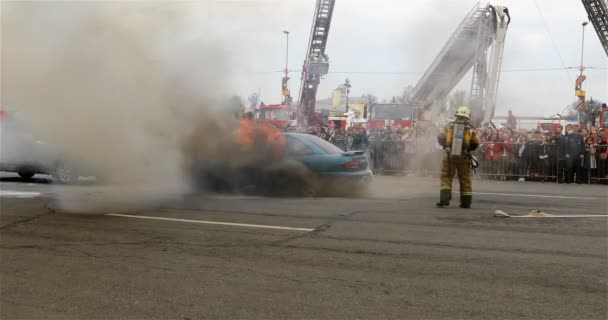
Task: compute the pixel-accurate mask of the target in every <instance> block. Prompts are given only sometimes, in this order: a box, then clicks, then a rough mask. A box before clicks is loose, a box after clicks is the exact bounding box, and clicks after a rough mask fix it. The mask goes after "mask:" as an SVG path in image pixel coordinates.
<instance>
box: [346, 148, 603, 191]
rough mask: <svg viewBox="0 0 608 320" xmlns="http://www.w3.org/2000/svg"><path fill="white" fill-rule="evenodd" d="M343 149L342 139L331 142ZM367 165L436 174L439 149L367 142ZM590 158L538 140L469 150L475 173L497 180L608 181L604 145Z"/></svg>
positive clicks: (398, 171) (380, 169)
mask: <svg viewBox="0 0 608 320" xmlns="http://www.w3.org/2000/svg"><path fill="white" fill-rule="evenodd" d="M334 144H336V145H337V146H338V147H340V148H342V149H343V150H346V149H347V147H346V146H347V143H346V140H337V141H334ZM367 150H368V152H369V157H370V166H371V168H372V170H373V171H374V172H375V173H377V174H408V173H415V174H418V175H438V174H439V172H440V165H441V158H442V156H443V151H442V150H434V151H429V150H424V151H423V150H420V146H418V148H416V145H415V142H411V141H402V140H380V141H370V144H369V146H368V148H367ZM596 150H597V151H596V154H595V157H593V158H594V159H595V161H594V163H589V160H588V159H590V157H587V158H584V159H580V158H578V159H570V160H566V159H565V157H564V156H563V154H560V153H563V151H562V150H560V146H559V145H554V144H545V145H540V144H538V143H527V144H523V145H522V144H521V143H496V144H492V143H487V142H486V143H482V144H481V145H480V146H479V148H478V149H477V150H476V151H475V152H473V154H472V155H473V156H474V157H475V158H476V159H477V160H478V162H479V167H478V168H477V169H476V170H475V171H476V175H477V176H479V177H481V178H485V179H497V180H518V179H521V178H523V179H525V180H538V181H554V182H580V183H608V176H607V175H608V160H606V159H603V156H602V157H600V156H599V155H600V154H605V153H606V150H608V145H600V146H598V147H597V149H596Z"/></svg>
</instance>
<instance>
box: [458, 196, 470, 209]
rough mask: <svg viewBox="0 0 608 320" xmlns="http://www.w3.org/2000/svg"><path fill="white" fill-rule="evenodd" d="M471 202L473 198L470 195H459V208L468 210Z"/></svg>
mask: <svg viewBox="0 0 608 320" xmlns="http://www.w3.org/2000/svg"><path fill="white" fill-rule="evenodd" d="M472 200H473V196H471V195H461V196H460V207H461V208H470V207H471V201H472Z"/></svg>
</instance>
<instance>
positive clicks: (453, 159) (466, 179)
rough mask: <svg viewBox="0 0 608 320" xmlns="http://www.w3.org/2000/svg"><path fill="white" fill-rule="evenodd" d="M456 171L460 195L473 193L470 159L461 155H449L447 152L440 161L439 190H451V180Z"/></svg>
mask: <svg viewBox="0 0 608 320" xmlns="http://www.w3.org/2000/svg"><path fill="white" fill-rule="evenodd" d="M448 157H449V159H448ZM456 172H458V180H459V181H460V195H462V196H470V195H473V185H472V183H471V160H470V159H469V158H468V157H463V156H449V155H447V154H446V155H444V156H443V160H442V162H441V190H450V191H452V180H453V179H454V173H456Z"/></svg>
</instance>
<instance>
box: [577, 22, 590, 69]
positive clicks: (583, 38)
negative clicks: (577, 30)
mask: <svg viewBox="0 0 608 320" xmlns="http://www.w3.org/2000/svg"><path fill="white" fill-rule="evenodd" d="M587 24H589V22H587V21H584V22H583V23H582V26H583V37H582V41H581V66H580V68H579V69H580V70H581V76H582V75H583V70H585V67H584V66H583V54H584V52H585V51H584V50H585V26H586V25H587Z"/></svg>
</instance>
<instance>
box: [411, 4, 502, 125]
mask: <svg viewBox="0 0 608 320" xmlns="http://www.w3.org/2000/svg"><path fill="white" fill-rule="evenodd" d="M510 22H511V16H510V15H509V10H508V9H507V8H506V7H503V6H493V5H490V4H487V5H486V6H483V7H482V6H480V5H479V3H477V4H476V5H475V6H474V7H473V9H472V10H471V11H470V12H469V14H467V16H466V17H465V18H464V20H463V21H462V22H461V23H460V25H459V26H458V28H456V31H455V32H454V33H453V34H452V36H451V37H450V38H449V40H448V41H447V43H446V44H445V46H444V47H443V49H442V50H441V51H440V52H439V54H438V55H437V57H435V60H434V61H433V63H432V64H431V66H430V67H429V68H428V69H427V70H426V72H425V73H424V75H423V76H422V78H421V79H420V80H419V81H418V83H417V84H416V86H415V87H414V90H413V92H412V101H413V107H414V108H415V110H417V111H418V112H417V113H418V114H423V118H425V119H424V120H429V121H435V122H436V123H437V124H438V123H439V122H441V120H443V119H440V118H443V117H441V113H442V112H443V111H444V110H443V109H444V105H445V103H444V102H445V100H446V99H447V97H448V95H449V94H450V92H451V91H452V90H453V89H454V87H455V86H456V85H457V84H458V83H459V82H460V80H461V79H462V78H463V77H464V76H465V74H466V73H467V72H469V71H470V70H471V69H472V73H473V74H472V81H471V86H470V97H471V101H470V107H471V111H472V116H473V118H472V119H471V122H472V124H473V125H475V126H480V125H481V124H482V123H490V122H491V119H492V117H493V116H494V111H495V106H496V93H497V90H498V80H499V76H500V68H501V65H502V55H503V50H504V45H505V37H506V33H507V27H508V25H509V23H510Z"/></svg>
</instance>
